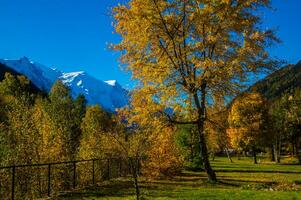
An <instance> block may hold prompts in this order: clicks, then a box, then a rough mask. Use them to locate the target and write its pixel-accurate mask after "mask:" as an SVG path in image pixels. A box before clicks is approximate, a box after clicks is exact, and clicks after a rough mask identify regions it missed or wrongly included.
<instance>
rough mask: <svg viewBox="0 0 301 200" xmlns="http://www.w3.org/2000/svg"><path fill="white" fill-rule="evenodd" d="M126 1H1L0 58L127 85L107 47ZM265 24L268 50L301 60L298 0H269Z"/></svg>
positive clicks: (126, 77) (290, 59)
mask: <svg viewBox="0 0 301 200" xmlns="http://www.w3.org/2000/svg"><path fill="white" fill-rule="evenodd" d="M123 2H125V0H0V58H9V59H14V58H19V57H22V56H27V57H29V58H30V59H31V60H33V61H37V62H40V63H42V64H44V65H47V66H55V67H57V68H58V69H61V70H63V71H66V72H69V71H81V70H84V71H87V72H88V73H89V74H91V75H93V76H95V77H97V78H99V79H101V80H109V79H116V80H118V82H119V83H121V84H122V85H123V86H125V87H127V85H131V84H130V83H131V81H130V76H129V75H128V74H126V73H125V72H123V71H121V70H120V69H119V64H118V61H117V59H118V54H117V53H116V52H112V51H111V50H109V49H108V48H107V46H108V44H109V43H112V42H113V43H114V42H117V41H118V40H119V38H118V35H116V34H112V32H113V28H112V26H111V22H112V20H111V17H110V16H109V11H110V8H111V7H113V6H114V5H117V4H118V3H123ZM272 2H273V7H274V8H275V10H269V11H266V12H264V24H263V25H264V26H266V27H269V28H271V27H272V28H276V29H277V30H278V36H279V37H280V39H281V40H282V41H283V43H282V44H280V45H278V46H277V47H275V48H273V49H271V53H272V54H273V55H274V56H277V57H279V58H281V59H285V60H287V61H288V62H290V63H296V62H297V61H298V60H300V59H301V22H300V19H301V17H300V10H301V1H300V0H272Z"/></svg>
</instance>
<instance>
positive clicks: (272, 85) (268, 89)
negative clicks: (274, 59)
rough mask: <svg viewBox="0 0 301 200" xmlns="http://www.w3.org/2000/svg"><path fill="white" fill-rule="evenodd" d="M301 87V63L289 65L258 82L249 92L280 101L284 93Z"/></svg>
mask: <svg viewBox="0 0 301 200" xmlns="http://www.w3.org/2000/svg"><path fill="white" fill-rule="evenodd" d="M300 86H301V62H298V63H297V64H296V65H287V66H285V67H283V68H281V69H279V70H278V71H276V72H274V73H272V74H271V75H269V76H267V77H266V78H264V79H262V80H260V81H258V82H257V83H255V84H254V85H253V86H252V87H250V89H249V91H256V92H259V93H261V94H262V95H263V96H264V97H266V98H267V99H269V100H275V99H278V98H279V97H280V96H281V95H283V94H284V93H287V92H290V91H291V90H293V89H295V88H298V87H300Z"/></svg>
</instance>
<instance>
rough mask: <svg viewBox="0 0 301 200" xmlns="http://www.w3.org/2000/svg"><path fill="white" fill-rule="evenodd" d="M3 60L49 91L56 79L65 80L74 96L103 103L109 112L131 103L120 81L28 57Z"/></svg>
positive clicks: (101, 104)
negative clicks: (50, 65) (39, 61)
mask: <svg viewBox="0 0 301 200" xmlns="http://www.w3.org/2000/svg"><path fill="white" fill-rule="evenodd" d="M0 63H2V64H4V65H6V66H8V67H9V68H11V69H13V70H15V71H16V72H18V73H20V74H23V75H25V76H27V77H28V78H29V79H30V80H31V82H32V83H33V84H34V85H36V86H37V87H38V88H39V89H41V90H44V91H46V92H49V91H50V89H51V87H52V85H53V84H54V82H55V81H57V80H61V81H62V82H63V83H64V84H65V85H66V86H68V87H69V88H70V91H71V95H72V97H73V98H76V97H77V96H79V95H84V96H85V98H86V99H87V102H88V104H90V105H94V104H99V105H100V106H102V107H103V108H104V109H105V110H107V111H111V112H112V111H115V109H117V108H121V107H123V106H125V105H127V104H128V102H129V97H128V92H127V91H126V90H125V89H124V88H122V87H121V86H120V85H119V84H118V83H117V81H116V80H109V81H101V80H98V79H96V78H94V77H92V76H90V75H89V74H87V73H86V72H84V71H77V72H68V73H64V72H61V71H60V70H57V69H54V68H48V67H46V66H44V65H41V64H39V63H36V62H31V61H30V60H29V59H28V58H27V57H25V56H24V57H22V58H20V59H19V60H5V59H0ZM116 86H118V87H116Z"/></svg>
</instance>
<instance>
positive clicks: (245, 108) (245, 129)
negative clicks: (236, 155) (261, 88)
mask: <svg viewBox="0 0 301 200" xmlns="http://www.w3.org/2000/svg"><path fill="white" fill-rule="evenodd" d="M228 120H229V129H228V134H229V136H230V139H231V143H232V146H233V147H234V148H236V149H250V150H252V153H253V157H254V164H257V159H256V150H257V148H259V147H260V145H262V144H264V141H265V138H268V133H269V132H268V127H267V125H268V123H269V122H268V109H267V104H266V101H265V100H264V98H263V97H262V96H261V95H260V94H259V93H245V94H243V95H242V96H240V97H239V98H237V99H236V100H235V101H234V103H233V104H232V107H231V110H230V113H229V118H228Z"/></svg>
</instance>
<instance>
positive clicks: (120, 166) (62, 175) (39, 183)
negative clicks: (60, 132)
mask: <svg viewBox="0 0 301 200" xmlns="http://www.w3.org/2000/svg"><path fill="white" fill-rule="evenodd" d="M128 172H129V168H128V163H127V160H123V159H121V158H108V159H89V160H76V161H68V162H53V163H43V164H28V165H12V166H5V167H0V199H1V200H2V199H3V200H6V199H11V200H16V199H22V200H24V199H35V198H42V197H47V196H48V197H50V196H51V195H53V194H55V193H57V192H59V191H64V190H70V189H75V188H78V187H84V186H89V185H94V184H96V183H99V182H101V181H103V180H109V179H111V178H117V177H120V176H125V175H127V174H128Z"/></svg>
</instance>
